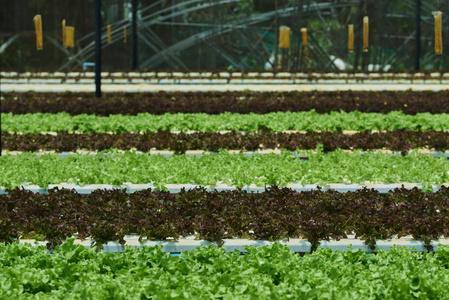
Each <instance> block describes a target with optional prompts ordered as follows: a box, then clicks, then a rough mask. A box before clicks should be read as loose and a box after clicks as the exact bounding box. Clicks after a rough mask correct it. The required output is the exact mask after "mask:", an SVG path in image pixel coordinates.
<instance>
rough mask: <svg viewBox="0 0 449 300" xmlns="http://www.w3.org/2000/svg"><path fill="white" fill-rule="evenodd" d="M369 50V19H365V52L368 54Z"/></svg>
mask: <svg viewBox="0 0 449 300" xmlns="http://www.w3.org/2000/svg"><path fill="white" fill-rule="evenodd" d="M368 48H369V18H368V17H364V18H363V52H368Z"/></svg>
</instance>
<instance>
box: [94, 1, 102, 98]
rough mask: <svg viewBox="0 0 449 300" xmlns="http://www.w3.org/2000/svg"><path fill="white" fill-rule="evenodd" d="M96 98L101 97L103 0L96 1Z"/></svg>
mask: <svg viewBox="0 0 449 300" xmlns="http://www.w3.org/2000/svg"><path fill="white" fill-rule="evenodd" d="M95 96H97V98H100V97H101V0H95Z"/></svg>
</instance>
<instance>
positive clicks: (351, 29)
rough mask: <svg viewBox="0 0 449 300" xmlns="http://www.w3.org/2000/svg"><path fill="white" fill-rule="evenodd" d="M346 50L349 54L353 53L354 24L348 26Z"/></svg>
mask: <svg viewBox="0 0 449 300" xmlns="http://www.w3.org/2000/svg"><path fill="white" fill-rule="evenodd" d="M348 49H349V52H350V53H352V52H354V24H349V25H348Z"/></svg>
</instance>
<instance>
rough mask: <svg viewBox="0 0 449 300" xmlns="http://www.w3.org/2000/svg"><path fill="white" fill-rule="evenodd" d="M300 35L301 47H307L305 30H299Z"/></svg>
mask: <svg viewBox="0 0 449 300" xmlns="http://www.w3.org/2000/svg"><path fill="white" fill-rule="evenodd" d="M301 33H302V45H303V46H307V28H301Z"/></svg>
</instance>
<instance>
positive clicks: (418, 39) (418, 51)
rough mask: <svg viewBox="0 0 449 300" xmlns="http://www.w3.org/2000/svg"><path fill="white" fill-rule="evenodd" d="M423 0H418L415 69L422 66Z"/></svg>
mask: <svg viewBox="0 0 449 300" xmlns="http://www.w3.org/2000/svg"><path fill="white" fill-rule="evenodd" d="M420 57H421V0H416V52H415V70H419V69H420V68H421V64H420Z"/></svg>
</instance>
